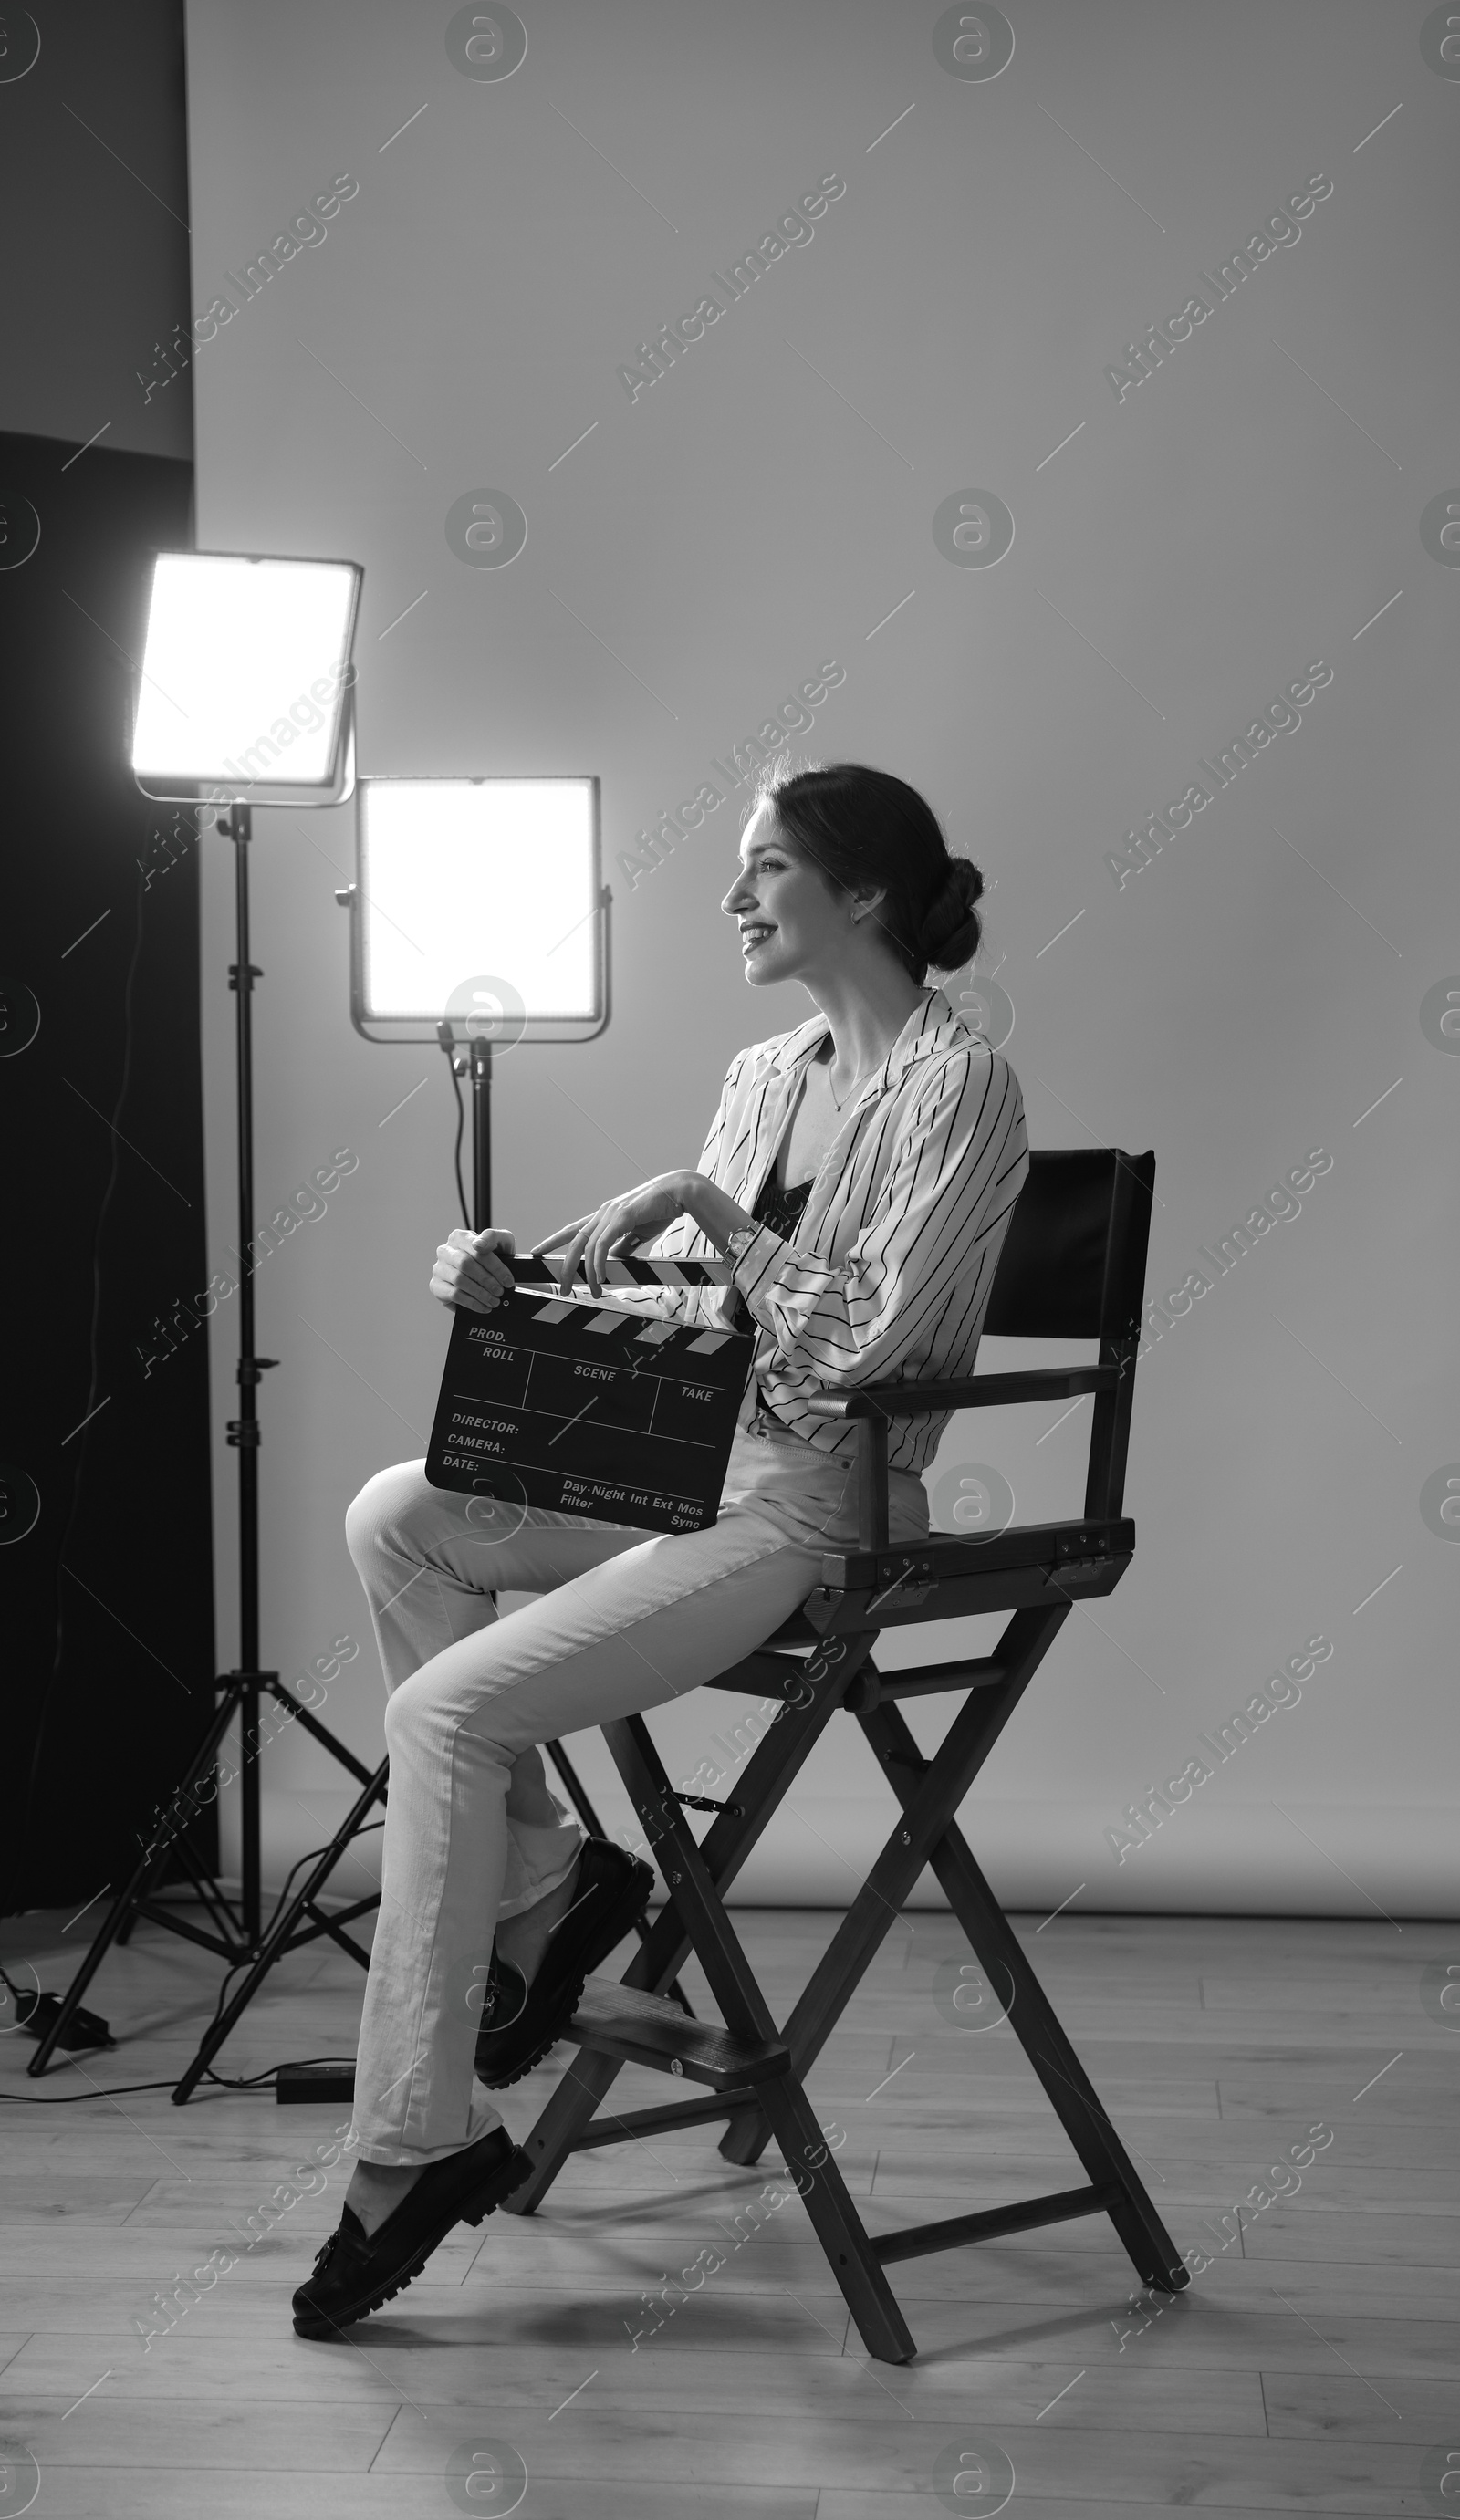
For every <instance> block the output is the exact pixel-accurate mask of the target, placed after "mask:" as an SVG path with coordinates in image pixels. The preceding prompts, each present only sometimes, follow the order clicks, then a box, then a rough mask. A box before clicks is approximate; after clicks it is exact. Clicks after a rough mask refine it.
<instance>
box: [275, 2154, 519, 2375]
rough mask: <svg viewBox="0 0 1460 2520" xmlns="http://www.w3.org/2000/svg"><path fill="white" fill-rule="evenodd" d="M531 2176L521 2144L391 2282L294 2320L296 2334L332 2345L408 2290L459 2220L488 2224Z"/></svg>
mask: <svg viewBox="0 0 1460 2520" xmlns="http://www.w3.org/2000/svg"><path fill="white" fill-rule="evenodd" d="M531 2176H532V2164H531V2162H530V2160H529V2159H528V2157H527V2155H526V2154H525V2152H524V2151H523V2150H522V2149H521V2147H519V2148H518V2149H516V2150H515V2151H513V2152H512V2153H511V2154H510V2155H509V2157H508V2159H507V2160H506V2161H505V2162H504V2163H503V2165H502V2168H501V2169H500V2170H497V2171H493V2173H492V2175H491V2177H490V2179H489V2180H487V2181H486V2183H484V2185H483V2186H482V2187H480V2188H479V2189H478V2192H477V2195H476V2197H475V2198H474V2199H472V2200H471V2201H469V2202H468V2203H467V2204H465V2205H464V2206H463V2207H462V2209H461V2211H460V2212H458V2213H456V2214H453V2215H452V2217H451V2220H450V2222H449V2223H443V2224H442V2226H441V2228H440V2229H439V2230H438V2231H436V2232H435V2233H434V2234H433V2237H432V2238H430V2239H426V2240H423V2241H422V2243H421V2247H420V2253H419V2255H418V2256H417V2257H416V2258H415V2259H414V2260H413V2262H412V2263H411V2264H410V2265H409V2266H404V2267H400V2268H398V2269H397V2270H396V2272H395V2273H393V2274H392V2276H391V2278H390V2280H389V2282H388V2283H381V2284H373V2285H372V2286H371V2288H370V2290H369V2292H368V2293H367V2294H365V2295H364V2296H363V2297H362V2298H361V2300H360V2301H359V2303H358V2304H357V2305H355V2306H354V2307H353V2308H351V2309H350V2310H348V2311H344V2312H342V2313H341V2315H340V2316H339V2317H338V2318H325V2317H324V2316H323V2314H321V2315H320V2317H318V2318H312V2319H311V2318H296V2320H295V2323H294V2332H295V2334H296V2336H306V2337H308V2338H309V2339H310V2340H311V2341H312V2342H314V2343H316V2344H318V2343H324V2344H328V2343H329V2342H330V2340H331V2339H332V2338H334V2337H337V2336H340V2335H342V2334H343V2332H344V2330H345V2328H347V2327H354V2326H356V2325H357V2324H358V2322H359V2321H360V2320H361V2319H362V2318H369V2316H370V2314H371V2312H372V2311H375V2310H380V2309H381V2308H382V2307H383V2305H384V2304H385V2303H386V2302H388V2301H393V2300H394V2299H395V2296H396V2294H397V2293H399V2292H404V2290H405V2288H406V2285H407V2284H409V2283H414V2282H415V2279H416V2277H417V2275H418V2274H420V2273H422V2271H423V2269H424V2268H425V2265H426V2261H427V2259H428V2258H429V2257H430V2256H431V2255H432V2253H433V2250H435V2249H438V2248H439V2247H440V2245H441V2242H442V2241H443V2240H444V2239H445V2237H446V2234H447V2232H448V2231H454V2230H455V2228H456V2226H457V2224H458V2223H470V2224H471V2225H472V2226H473V2227H474V2228H475V2227H476V2226H477V2225H479V2224H480V2223H484V2222H485V2220H486V2217H487V2215H488V2214H494V2213H495V2212H496V2210H497V2207H498V2206H499V2205H500V2204H502V2203H503V2202H504V2200H505V2199H506V2198H507V2197H509V2196H515V2195H516V2194H517V2191H518V2189H519V2188H520V2187H525V2185H526V2183H527V2181H528V2180H529V2179H530V2178H531Z"/></svg>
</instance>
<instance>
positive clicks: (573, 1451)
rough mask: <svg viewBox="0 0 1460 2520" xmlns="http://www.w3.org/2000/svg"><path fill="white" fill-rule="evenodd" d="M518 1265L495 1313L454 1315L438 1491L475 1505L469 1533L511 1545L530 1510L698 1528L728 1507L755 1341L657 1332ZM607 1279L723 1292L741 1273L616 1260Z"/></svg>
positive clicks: (667, 1327)
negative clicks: (474, 1525) (726, 1491)
mask: <svg viewBox="0 0 1460 2520" xmlns="http://www.w3.org/2000/svg"><path fill="white" fill-rule="evenodd" d="M499 1256H501V1257H503V1258H504V1259H505V1257H506V1255H505V1254H502V1255H499ZM508 1266H509V1267H510V1268H511V1270H512V1273H513V1276H514V1278H515V1279H516V1281H517V1286H516V1290H515V1291H514V1292H513V1293H512V1294H510V1295H508V1296H506V1297H505V1298H504V1300H503V1301H502V1302H501V1303H500V1304H498V1305H497V1306H496V1308H495V1309H494V1310H493V1311H492V1312H490V1313H468V1312H463V1311H460V1310H458V1311H457V1312H456V1314H455V1315H454V1317H453V1320H452V1325H451V1344H450V1347H449V1349H448V1350H447V1354H446V1367H445V1372H444V1373H443V1374H442V1376H441V1390H440V1397H439V1399H438V1400H437V1402H436V1414H435V1421H434V1424H433V1427H432V1432H431V1443H430V1446H429V1447H428V1450H427V1456H426V1476H427V1478H428V1480H429V1481H430V1483H431V1485H432V1486H433V1487H437V1488H451V1489H455V1490H457V1491H458V1492H460V1493H463V1494H466V1495H469V1496H471V1497H473V1498H474V1499H475V1500H476V1503H475V1504H474V1506H473V1508H472V1515H471V1518H472V1520H473V1521H475V1522H479V1523H480V1524H481V1526H482V1531H483V1534H484V1535H488V1536H489V1535H492V1534H495V1535H497V1536H498V1537H500V1538H502V1539H507V1538H510V1536H511V1534H512V1532H513V1531H514V1530H516V1528H517V1526H518V1525H519V1524H520V1523H521V1521H522V1519H523V1516H524V1514H525V1511H526V1508H528V1507H529V1506H547V1507H549V1508H552V1509H553V1510H554V1511H555V1512H558V1513H581V1514H585V1515H587V1516H588V1517H589V1518H590V1519H591V1520H593V1521H596V1522H626V1523H633V1524H635V1525H637V1526H639V1527H640V1528H642V1529H644V1530H647V1531H702V1530H704V1529H705V1527H706V1526H707V1524H709V1523H712V1522H713V1521H714V1519H715V1515H716V1513H717V1512H718V1510H719V1502H720V1490H721V1488H722V1487H723V1485H724V1481H725V1467H726V1463H728V1461H729V1458H730V1446H731V1442H732V1440H733V1437H734V1433H735V1424H736V1419H737V1417H738V1415H739V1412H740V1404H741V1401H742V1399H743V1397H744V1394H745V1387H746V1379H747V1376H748V1374H749V1373H750V1367H751V1350H752V1339H751V1334H750V1333H749V1331H747V1330H744V1329H726V1328H718V1327H717V1326H714V1325H711V1324H707V1323H691V1324H688V1325H681V1324H679V1323H676V1322H668V1321H656V1320H655V1319H654V1318H653V1316H652V1315H648V1316H646V1315H645V1314H643V1313H639V1312H630V1311H629V1310H627V1309H626V1308H625V1307H624V1306H623V1305H621V1304H616V1303H614V1301H613V1300H612V1297H611V1296H610V1295H609V1294H608V1293H607V1292H605V1294H604V1296H603V1298H602V1299H599V1298H596V1297H591V1296H588V1297H584V1298H582V1299H580V1300H579V1299H574V1298H570V1297H568V1296H565V1295H563V1294H562V1293H561V1292H556V1291H549V1292H546V1293H545V1292H544V1291H542V1290H544V1289H557V1288H558V1286H559V1284H560V1279H559V1272H558V1270H557V1269H555V1268H554V1265H553V1261H552V1258H551V1255H549V1254H544V1255H543V1256H542V1257H541V1258H538V1259H532V1258H517V1259H514V1260H512V1261H510V1262H509V1263H508ZM578 1274H579V1281H580V1282H581V1269H580V1270H579V1273H578ZM601 1277H602V1283H603V1285H604V1287H605V1289H607V1288H609V1287H611V1286H728V1285H730V1284H731V1283H732V1282H733V1277H734V1272H733V1270H732V1268H731V1265H730V1263H729V1262H728V1261H723V1260H617V1259H616V1260H609V1261H607V1262H606V1263H605V1264H604V1267H603V1270H602V1273H601Z"/></svg>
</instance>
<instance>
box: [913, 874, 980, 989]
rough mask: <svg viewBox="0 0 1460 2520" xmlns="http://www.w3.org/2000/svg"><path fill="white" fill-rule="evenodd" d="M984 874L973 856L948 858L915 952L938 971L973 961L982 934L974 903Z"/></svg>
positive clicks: (954, 968) (959, 966)
mask: <svg viewBox="0 0 1460 2520" xmlns="http://www.w3.org/2000/svg"><path fill="white" fill-rule="evenodd" d="M982 890H983V877H982V875H981V871H980V870H979V868H978V867H976V866H975V864H974V862H973V860H972V858H951V857H950V858H949V860H948V863H947V867H946V870H945V872H944V875H943V879H942V882H941V884H940V885H939V886H938V889H937V891H936V892H935V894H934V896H933V899H932V901H931V902H930V903H929V905H928V908H927V910H926V911H925V912H924V914H923V921H922V925H921V926H920V928H919V930H918V952H919V954H920V956H921V958H922V960H923V961H924V962H925V963H931V964H932V965H933V966H934V967H935V969H937V970H939V971H957V970H961V968H962V967H963V965H964V964H965V963H970V962H972V960H973V958H974V956H975V954H977V952H978V950H979V945H980V942H981V938H982V934H983V922H982V920H981V918H980V916H979V914H978V911H977V910H976V909H975V907H974V905H975V903H976V902H977V901H978V900H979V899H980V897H981V894H982Z"/></svg>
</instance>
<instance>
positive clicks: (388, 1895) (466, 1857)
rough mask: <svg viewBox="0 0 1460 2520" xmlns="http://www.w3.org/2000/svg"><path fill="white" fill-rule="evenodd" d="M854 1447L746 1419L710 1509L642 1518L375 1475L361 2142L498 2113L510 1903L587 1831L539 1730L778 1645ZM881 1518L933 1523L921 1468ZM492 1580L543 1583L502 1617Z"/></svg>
mask: <svg viewBox="0 0 1460 2520" xmlns="http://www.w3.org/2000/svg"><path fill="white" fill-rule="evenodd" d="M855 1477H856V1473H855V1466H854V1463H849V1462H846V1463H844V1462H842V1461H840V1460H835V1459H833V1457H832V1456H831V1455H830V1454H827V1453H824V1452H821V1451H820V1450H819V1449H818V1448H817V1447H816V1446H815V1445H812V1444H807V1443H805V1442H803V1441H802V1439H801V1438H800V1436H798V1435H794V1434H792V1433H791V1431H790V1429H789V1428H786V1427H782V1426H781V1425H780V1424H779V1423H778V1421H776V1420H774V1419H768V1418H757V1419H755V1421H754V1422H753V1425H752V1426H751V1427H749V1428H746V1427H742V1428H741V1429H739V1430H738V1431H737V1434H736V1437H735V1442H734V1446H733V1449H732V1451H731V1456H730V1464H729V1469H728V1472H727V1474H726V1479H725V1485H724V1490H723V1492H722V1496H721V1500H720V1511H719V1517H718V1520H717V1521H715V1522H714V1523H712V1524H711V1525H710V1526H709V1528H708V1529H707V1530H705V1531H696V1532H681V1533H675V1534H667V1533H663V1534H659V1533H656V1534H648V1535H646V1534H645V1533H644V1532H642V1531H641V1530H639V1529H637V1528H635V1527H632V1526H629V1525H627V1524H622V1523H603V1522H590V1521H588V1520H587V1519H586V1518H584V1517H583V1516H580V1515H576V1514H566V1513H549V1512H545V1511H538V1510H535V1509H531V1510H529V1511H528V1512H527V1514H526V1518H525V1520H521V1519H520V1518H519V1517H520V1512H521V1509H520V1508H506V1507H503V1506H497V1507H496V1508H492V1507H491V1506H490V1505H488V1504H486V1503H485V1502H484V1501H483V1500H481V1499H479V1498H473V1497H467V1496H463V1495H456V1494H452V1493H450V1492H448V1491H447V1490H445V1489H442V1488H433V1487H430V1486H428V1484H427V1480H426V1475H425V1463H424V1462H401V1463H396V1464H395V1466H394V1467H393V1468H390V1469H385V1470H380V1471H378V1472H377V1474H376V1476H375V1477H374V1478H372V1479H370V1480H368V1481H367V1482H366V1484H365V1486H364V1487H363V1488H362V1489H361V1491H360V1493H359V1495H358V1496H357V1497H356V1498H355V1500H354V1502H353V1504H352V1505H351V1506H350V1508H349V1511H348V1513H347V1515H346V1517H345V1538H346V1540H347V1543H348V1546H349V1551H350V1554H351V1556H352V1558H353V1559H354V1562H355V1566H356V1568H357V1569H358V1572H359V1575H360V1579H361V1582H362V1583H363V1585H364V1587H365V1593H366V1597H367V1599H368V1601H369V1604H370V1615H371V1620H372V1623H373V1625H374V1628H375V1636H376V1643H377V1644H378V1646H379V1648H380V1656H381V1663H382V1667H383V1669H384V1672H385V1678H386V1688H387V1690H388V1700H387V1706H386V1728H385V1729H386V1743H387V1747H388V1751H389V1755H390V1777H389V1801H388V1807H387V1816H386V1826H385V1832H384V1838H385V1853H384V1869H383V1876H382V1878H383V1888H382V1894H381V1906H380V1913H379V1916H378V1918H377V1921H376V1931H375V1942H374V1946H373V1949H372V1952H371V1959H370V1975H369V1979H368V1982H367V1985H366V1990H365V2008H364V2015H363V2018H362V2020H361V2024H360V2041H359V2052H358V2056H357V2059H356V2066H355V2116H354V2124H355V2132H356V2135H357V2136H358V2138H359V2150H360V2154H361V2157H362V2159H364V2160H366V2161H375V2162H383V2163H388V2164H407V2163H409V2164H419V2163H425V2162H430V2161H436V2160H439V2159H440V2158H441V2157H442V2156H443V2155H445V2154H447V2153H452V2152H459V2151H461V2150H462V2149H463V2148H464V2147H465V2146H466V2145H467V2144H471V2143H476V2142H478V2141H479V2138H481V2137H482V2136H484V2135H486V2134H488V2133H489V2132H490V2131H491V2129H492V2128H493V2127H494V2126H500V2124H501V2123H502V2121H501V2118H500V2116H499V2115H498V2112H497V2111H496V2109H495V2108H494V2107H493V2105H492V2101H491V2096H490V2094H489V2093H487V2091H486V2090H485V2088H484V2087H483V2086H482V2085H481V2084H480V2083H479V2082H477V2081H476V2079H475V2076H474V2073H473V2048H474V2046H475V2042H476V2037H477V2032H478V2029H479V2023H480V2001H481V1988H482V1984H483V1980H484V1976H485V1971H486V1966H487V1962H488V1959H489V1957H490V1953H491V1946H492V1936H493V1933H494V1931H495V1928H496V1921H497V1918H498V1916H500V1915H515V1914H517V1913H521V1911H523V1910H524V1909H526V1908H530V1907H532V1906H534V1905H535V1904H536V1902H537V1901H538V1900H539V1899H542V1898H544V1897H545V1896H546V1894H547V1893H548V1891H550V1890H551V1889H553V1888H554V1887H555V1886H556V1885H557V1884H558V1883H559V1882H561V1881H562V1880H564V1879H565V1878H566V1876H567V1874H568V1873H569V1871H570V1869H571V1868H572V1865H573V1863H574V1862H575V1860H576V1857H577V1852H578V1848H579V1845H580V1844H581V1841H582V1831H581V1830H580V1829H579V1827H578V1826H577V1823H576V1822H574V1821H572V1820H571V1819H570V1817H569V1815H568V1813H567V1811H566V1810H565V1808H564V1806H563V1805H562V1804H561V1803H559V1802H558V1801H557V1800H556V1799H555V1797H554V1796H553V1795H552V1794H550V1793H549V1791H548V1789H547V1784H546V1779H545V1778H544V1775H543V1769H542V1761H541V1758H540V1755H539V1752H538V1749H537V1744H538V1743H539V1742H542V1741H553V1740H558V1739H560V1738H561V1737H563V1736H564V1735H566V1734H569V1733H580V1732H583V1731H585V1730H586V1729H587V1728H588V1727H589V1726H592V1725H596V1724H603V1723H608V1722H611V1721H612V1720H613V1719H614V1718H615V1717H617V1716H622V1715H632V1714H638V1713H641V1712H643V1710H644V1709H645V1708H647V1707H652V1706H661V1705H663V1704H664V1703H665V1702H666V1701H667V1700H668V1699H669V1698H671V1697H679V1696H682V1695H683V1694H684V1692H685V1691H686V1690H687V1689H691V1688H698V1687H699V1686H700V1685H701V1683H702V1682H704V1681H707V1680H710V1679H712V1678H713V1677H714V1675H715V1674H716V1673H717V1672H722V1671H726V1670H728V1669H729V1667H730V1666H731V1665H732V1664H733V1663H737V1662H739V1661H740V1660H741V1659H742V1657H743V1656H744V1655H746V1654H748V1653H751V1652H753V1649H754V1648H755V1646H756V1645H759V1644H763V1643H764V1642H765V1640H766V1638H767V1637H769V1636H772V1635H774V1633H775V1631H776V1629H777V1628H779V1627H780V1626H781V1625H782V1623H783V1621H784V1620H786V1619H787V1618H789V1617H790V1615H791V1613H792V1612H793V1611H794V1610H797V1609H798V1608H799V1607H800V1604H801V1603H802V1601H804V1599H805V1598H806V1596H807V1594H808V1593H809V1592H810V1591H811V1590H812V1588H813V1586H814V1585H815V1584H816V1582H817V1580H818V1577H819V1574H820V1558H821V1553H822V1552H823V1551H824V1550H825V1549H827V1548H829V1547H830V1548H836V1547H839V1546H845V1545H848V1544H850V1545H854V1544H855V1539H856V1517H855V1494H856V1489H855ZM888 1485H889V1493H890V1536H891V1539H892V1541H893V1542H894V1543H896V1544H903V1543H906V1542H911V1541H916V1540H919V1539H921V1538H923V1537H924V1536H925V1535H926V1533H927V1531H928V1500H927V1494H926V1491H925V1489H924V1487H923V1483H922V1480H921V1479H920V1478H916V1477H914V1476H912V1475H911V1474H910V1473H908V1472H906V1471H899V1470H893V1471H891V1472H890V1476H889V1482H888ZM497 1592H526V1593H535V1594H536V1595H538V1596H539V1598H537V1599H535V1600H532V1601H528V1602H526V1603H525V1604H524V1605H523V1606H522V1607H521V1608H519V1609H516V1610H513V1611H512V1612H510V1613H509V1614H508V1615H507V1616H506V1617H499V1616H498V1614H497V1608H496V1603H495V1601H494V1599H493V1595H494V1594H495V1593H497Z"/></svg>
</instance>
